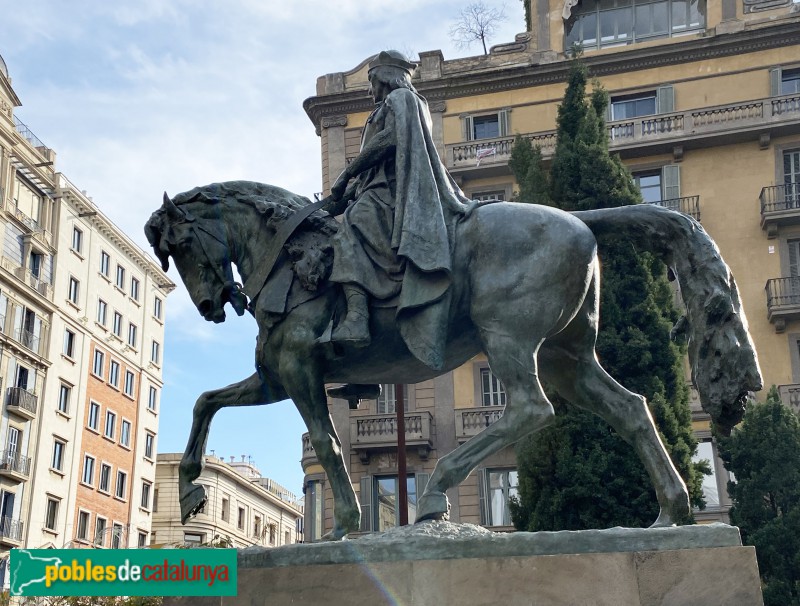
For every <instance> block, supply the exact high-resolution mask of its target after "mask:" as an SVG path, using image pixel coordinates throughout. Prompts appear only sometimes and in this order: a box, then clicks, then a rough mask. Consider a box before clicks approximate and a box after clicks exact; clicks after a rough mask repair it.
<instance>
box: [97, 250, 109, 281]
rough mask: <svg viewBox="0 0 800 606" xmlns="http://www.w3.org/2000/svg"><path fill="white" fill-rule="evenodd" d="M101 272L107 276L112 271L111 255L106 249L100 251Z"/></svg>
mask: <svg viewBox="0 0 800 606" xmlns="http://www.w3.org/2000/svg"><path fill="white" fill-rule="evenodd" d="M100 273H101V274H103V275H104V276H105V277H106V278H107V277H108V276H109V274H110V273H111V257H110V256H109V255H108V253H107V252H106V251H104V250H101V251H100Z"/></svg>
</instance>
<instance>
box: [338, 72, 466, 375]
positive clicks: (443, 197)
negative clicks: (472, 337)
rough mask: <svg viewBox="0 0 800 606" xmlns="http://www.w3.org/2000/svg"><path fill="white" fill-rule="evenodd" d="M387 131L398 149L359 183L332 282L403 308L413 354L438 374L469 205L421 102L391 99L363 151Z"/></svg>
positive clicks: (369, 127) (408, 96) (376, 115)
mask: <svg viewBox="0 0 800 606" xmlns="http://www.w3.org/2000/svg"><path fill="white" fill-rule="evenodd" d="M382 131H388V133H389V134H390V136H391V138H392V140H393V141H394V144H395V147H394V151H393V153H390V154H388V156H387V157H385V158H384V159H383V160H382V161H381V162H379V163H378V164H377V165H376V166H374V167H372V168H370V169H368V170H367V171H365V172H363V173H361V175H360V177H359V185H358V189H357V190H356V198H355V201H354V202H353V203H351V204H350V206H349V207H348V209H347V210H346V211H345V213H344V215H343V221H342V225H341V228H340V229H339V231H338V233H337V234H336V236H335V238H334V264H333V272H332V275H331V280H333V281H335V282H341V283H347V282H355V283H357V284H359V285H360V286H361V287H363V288H364V289H365V290H366V291H367V292H368V293H369V294H370V295H371V296H372V298H373V300H374V301H375V302H376V303H377V304H378V305H381V306H395V305H396V306H397V323H398V326H399V330H400V333H401V335H402V337H403V340H404V341H405V343H406V345H407V347H408V349H409V350H410V351H411V353H412V354H413V355H414V356H415V357H416V358H418V359H419V360H420V361H421V362H423V363H425V364H426V365H427V366H429V367H431V368H433V369H436V370H438V369H440V368H441V367H442V366H443V364H444V348H445V339H446V336H447V319H448V312H449V307H450V301H451V294H452V293H451V290H452V289H451V288H450V286H451V273H452V264H453V246H454V235H455V225H456V222H457V221H458V219H459V218H461V217H463V216H465V215H466V214H467V212H468V209H469V207H470V204H469V201H468V200H467V199H466V198H465V197H464V194H463V193H462V192H461V190H460V189H459V188H458V186H457V185H456V184H455V183H454V182H453V180H452V178H451V177H450V175H449V173H448V172H447V170H446V169H445V167H444V165H443V164H442V162H441V160H440V159H439V155H438V153H437V151H436V147H435V145H434V142H433V137H432V135H431V117H430V113H429V111H428V106H427V103H426V102H425V100H424V99H423V98H422V97H421V96H419V95H418V94H417V93H416V92H414V91H412V90H409V89H407V88H398V89H395V90H393V91H392V92H391V93H389V95H388V96H387V97H386V99H385V101H384V102H383V103H382V104H381V105H380V106H379V107H378V108H377V109H375V111H373V112H372V114H371V115H370V117H369V119H368V121H367V124H366V126H365V129H364V135H363V137H362V148H363V147H364V146H365V145H366V144H367V143H368V142H369V141H370V140H371V138H372V137H374V136H376V135H377V134H378V133H380V132H382Z"/></svg>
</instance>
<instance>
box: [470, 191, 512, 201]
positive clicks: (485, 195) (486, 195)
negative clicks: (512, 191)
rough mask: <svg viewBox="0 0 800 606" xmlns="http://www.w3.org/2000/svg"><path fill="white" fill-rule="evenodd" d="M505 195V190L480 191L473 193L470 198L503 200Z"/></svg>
mask: <svg viewBox="0 0 800 606" xmlns="http://www.w3.org/2000/svg"><path fill="white" fill-rule="evenodd" d="M505 197H506V192H505V190H503V191H482V192H475V193H473V194H472V195H471V196H470V198H471V199H473V200H481V201H484V202H485V201H487V200H504V199H505Z"/></svg>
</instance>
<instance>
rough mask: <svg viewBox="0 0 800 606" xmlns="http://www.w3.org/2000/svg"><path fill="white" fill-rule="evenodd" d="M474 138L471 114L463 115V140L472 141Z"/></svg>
mask: <svg viewBox="0 0 800 606" xmlns="http://www.w3.org/2000/svg"><path fill="white" fill-rule="evenodd" d="M474 138H475V128H474V126H473V124H472V116H464V141H472V140H473V139H474Z"/></svg>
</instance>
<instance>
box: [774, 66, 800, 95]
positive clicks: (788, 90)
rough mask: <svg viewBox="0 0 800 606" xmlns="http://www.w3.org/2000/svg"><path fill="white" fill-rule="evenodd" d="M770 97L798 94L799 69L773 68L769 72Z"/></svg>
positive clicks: (799, 83)
mask: <svg viewBox="0 0 800 606" xmlns="http://www.w3.org/2000/svg"><path fill="white" fill-rule="evenodd" d="M769 84H770V95H771V96H773V97H777V96H780V95H794V94H796V93H800V67H794V68H792V69H783V68H781V67H775V68H772V69H771V70H769Z"/></svg>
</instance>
